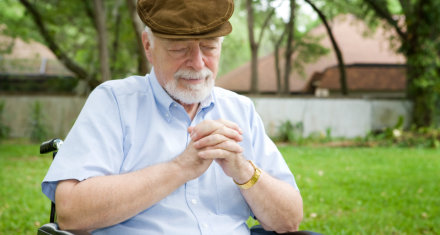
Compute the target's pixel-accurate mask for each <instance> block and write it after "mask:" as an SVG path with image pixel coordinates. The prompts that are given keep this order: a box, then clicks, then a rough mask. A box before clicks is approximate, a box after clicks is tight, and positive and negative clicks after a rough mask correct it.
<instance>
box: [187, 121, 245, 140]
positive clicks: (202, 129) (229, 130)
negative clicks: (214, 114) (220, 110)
mask: <svg viewBox="0 0 440 235" xmlns="http://www.w3.org/2000/svg"><path fill="white" fill-rule="evenodd" d="M189 130H190V129H189ZM240 131H241V129H240V128H239V127H238V125H236V124H235V123H233V122H230V121H226V120H221V121H214V120H205V121H203V122H201V123H199V124H198V125H196V126H195V127H194V128H192V131H191V133H190V136H191V139H192V140H193V141H197V140H199V139H201V138H203V137H205V136H208V135H211V134H212V133H215V134H222V135H224V136H226V137H228V138H231V139H233V140H235V141H238V142H240V141H242V140H243V137H242V136H241V132H240Z"/></svg>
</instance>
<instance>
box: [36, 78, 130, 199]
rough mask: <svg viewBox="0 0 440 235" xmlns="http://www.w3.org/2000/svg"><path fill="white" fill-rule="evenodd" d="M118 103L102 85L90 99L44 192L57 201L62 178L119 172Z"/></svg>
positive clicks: (57, 159)
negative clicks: (56, 195)
mask: <svg viewBox="0 0 440 235" xmlns="http://www.w3.org/2000/svg"><path fill="white" fill-rule="evenodd" d="M121 123H122V121H121V115H120V112H119V107H118V102H117V99H116V96H115V94H114V92H113V90H112V89H111V87H109V86H106V85H105V84H104V85H100V86H98V87H97V88H96V89H95V90H94V91H93V92H92V93H91V94H90V96H89V98H88V99H87V101H86V103H85V105H84V107H83V109H82V110H81V113H80V115H79V116H78V118H77V120H76V122H75V124H74V125H73V127H72V129H71V130H70V132H69V134H68V135H67V137H66V139H65V141H64V144H63V145H62V146H61V147H60V150H59V151H58V154H57V156H56V158H55V159H54V161H53V162H52V164H51V166H50V168H49V171H48V173H47V174H46V177H45V178H44V180H43V183H42V191H43V193H44V194H45V195H46V196H47V197H49V198H50V199H51V200H52V201H55V189H56V186H57V184H58V182H59V181H61V180H67V179H76V180H78V181H82V180H85V179H87V178H90V177H94V176H102V175H112V174H117V173H119V170H120V167H121V164H122V161H123V158H124V153H123V130H122V124H121Z"/></svg>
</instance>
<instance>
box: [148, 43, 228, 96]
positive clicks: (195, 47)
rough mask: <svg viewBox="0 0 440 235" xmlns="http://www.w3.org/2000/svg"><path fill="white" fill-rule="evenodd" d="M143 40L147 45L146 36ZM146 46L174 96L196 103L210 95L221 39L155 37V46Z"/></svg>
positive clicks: (149, 56) (159, 75)
mask: <svg viewBox="0 0 440 235" xmlns="http://www.w3.org/2000/svg"><path fill="white" fill-rule="evenodd" d="M143 39H144V45H145V43H146V41H145V35H144V38H143ZM145 48H146V52H147V57H148V60H149V61H150V63H151V64H153V66H154V71H155V73H156V76H157V79H158V81H159V83H160V84H161V85H162V87H163V88H164V89H165V90H166V91H167V92H168V94H169V95H170V96H172V97H173V98H174V99H176V100H177V101H179V102H181V103H185V104H194V103H199V102H200V101H202V100H203V99H204V98H206V97H207V96H208V95H209V94H210V92H211V89H212V87H213V86H214V80H215V77H216V76H217V72H218V64H219V60H220V52H221V41H220V38H213V39H197V40H168V39H163V38H158V37H154V46H153V47H151V45H150V46H148V45H146V47H145Z"/></svg>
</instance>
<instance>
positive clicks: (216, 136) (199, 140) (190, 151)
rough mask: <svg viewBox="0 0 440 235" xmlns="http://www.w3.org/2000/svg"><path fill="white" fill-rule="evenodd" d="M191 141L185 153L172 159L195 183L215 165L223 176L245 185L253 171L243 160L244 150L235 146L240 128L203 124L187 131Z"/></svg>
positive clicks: (222, 123)
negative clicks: (216, 164) (220, 169)
mask: <svg viewBox="0 0 440 235" xmlns="http://www.w3.org/2000/svg"><path fill="white" fill-rule="evenodd" d="M188 133H189V134H190V137H191V141H190V143H189V144H188V146H187V148H186V149H185V151H183V153H182V154H180V155H179V156H178V157H176V158H175V159H174V161H175V162H176V163H178V164H179V165H180V166H181V167H182V168H183V170H184V171H185V172H186V173H187V174H188V177H189V179H195V178H197V177H199V176H200V175H201V174H203V173H204V172H205V171H206V170H207V169H208V167H209V166H210V165H211V164H212V162H213V161H216V162H217V163H218V164H219V165H220V166H221V167H222V169H223V171H224V172H225V174H226V175H228V176H229V177H231V178H233V179H234V180H235V181H236V182H238V183H244V182H247V181H248V180H249V179H250V178H251V177H252V175H253V172H254V169H253V167H252V166H251V165H250V164H249V162H248V161H247V160H246V159H245V158H244V157H243V155H242V152H243V148H242V147H241V146H240V145H239V144H238V143H239V142H241V141H242V140H243V136H242V134H243V131H242V130H241V129H240V127H239V126H238V125H237V124H235V123H233V122H231V121H227V120H221V119H220V120H205V121H203V122H201V123H199V124H198V125H196V126H194V127H189V128H188Z"/></svg>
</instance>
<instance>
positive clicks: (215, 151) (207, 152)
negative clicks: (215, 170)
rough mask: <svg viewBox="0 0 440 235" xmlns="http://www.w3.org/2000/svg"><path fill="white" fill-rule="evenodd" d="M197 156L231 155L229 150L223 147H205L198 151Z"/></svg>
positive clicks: (220, 157) (205, 157)
mask: <svg viewBox="0 0 440 235" xmlns="http://www.w3.org/2000/svg"><path fill="white" fill-rule="evenodd" d="M198 156H199V157H200V158H202V159H205V160H207V159H210V160H213V159H225V158H228V156H231V152H228V151H226V150H223V149H206V150H203V151H200V152H199V153H198Z"/></svg>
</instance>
